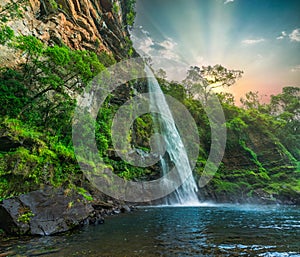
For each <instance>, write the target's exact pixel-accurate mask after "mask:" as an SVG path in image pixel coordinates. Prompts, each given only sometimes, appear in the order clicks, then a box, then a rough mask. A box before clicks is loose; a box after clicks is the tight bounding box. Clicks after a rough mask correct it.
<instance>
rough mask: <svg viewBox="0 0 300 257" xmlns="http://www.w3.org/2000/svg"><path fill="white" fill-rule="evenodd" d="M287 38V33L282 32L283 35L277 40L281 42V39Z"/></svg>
mask: <svg viewBox="0 0 300 257" xmlns="http://www.w3.org/2000/svg"><path fill="white" fill-rule="evenodd" d="M286 36H287V34H286V32H285V31H281V35H280V36H278V37H277V38H276V39H278V40H281V39H284V38H285V37H286Z"/></svg>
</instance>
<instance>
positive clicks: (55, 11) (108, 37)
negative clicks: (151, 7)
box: [0, 0, 129, 64]
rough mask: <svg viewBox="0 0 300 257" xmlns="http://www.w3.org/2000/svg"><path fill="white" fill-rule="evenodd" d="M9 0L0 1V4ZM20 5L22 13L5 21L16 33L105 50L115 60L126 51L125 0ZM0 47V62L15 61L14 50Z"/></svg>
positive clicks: (45, 0) (32, 0)
mask: <svg viewBox="0 0 300 257" xmlns="http://www.w3.org/2000/svg"><path fill="white" fill-rule="evenodd" d="M9 2H10V1H9V0H4V1H1V3H0V6H5V5H7V3H9ZM22 5H23V7H24V8H23V10H24V11H23V17H22V18H14V19H12V20H10V21H9V22H8V23H7V25H8V26H9V27H11V28H12V29H13V30H14V32H15V34H16V35H33V36H35V37H37V38H39V39H40V40H41V41H43V42H44V43H47V44H48V45H54V44H59V45H60V44H65V45H67V46H68V47H70V48H71V49H80V50H83V49H86V50H92V51H94V52H96V53H100V52H101V51H106V52H108V53H113V54H114V56H115V58H116V59H117V60H118V59H121V58H122V57H125V56H126V55H127V51H128V45H129V40H128V38H129V34H128V30H127V25H126V15H127V13H128V12H129V9H128V4H126V1H125V0H97V1H96V0H80V1H79V0H29V2H25V3H23V4H22ZM0 50H1V51H0V52H1V53H0V61H1V63H12V64H13V63H14V62H15V53H13V52H12V51H10V50H9V49H7V48H5V47H3V46H2V47H1V49H0Z"/></svg>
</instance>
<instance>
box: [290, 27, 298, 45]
mask: <svg viewBox="0 0 300 257" xmlns="http://www.w3.org/2000/svg"><path fill="white" fill-rule="evenodd" d="M289 38H290V39H291V41H296V42H300V29H294V30H293V31H292V33H291V34H289Z"/></svg>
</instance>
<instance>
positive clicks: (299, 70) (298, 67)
mask: <svg viewBox="0 0 300 257" xmlns="http://www.w3.org/2000/svg"><path fill="white" fill-rule="evenodd" d="M291 72H300V65H297V66H295V67H293V68H292V69H291Z"/></svg>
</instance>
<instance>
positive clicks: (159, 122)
mask: <svg viewBox="0 0 300 257" xmlns="http://www.w3.org/2000/svg"><path fill="white" fill-rule="evenodd" d="M145 71H146V74H147V77H148V78H147V80H148V90H149V98H150V111H151V110H156V112H158V113H159V115H158V114H154V113H153V112H152V113H153V115H152V116H153V123H154V127H155V128H156V130H157V131H156V132H158V133H159V134H160V135H161V137H160V139H161V140H163V143H164V149H165V152H166V153H167V154H165V155H164V156H160V160H161V168H162V173H163V175H165V174H166V173H167V172H168V171H169V169H170V168H171V167H170V165H169V164H170V161H171V163H172V164H173V166H174V165H175V167H176V169H175V170H176V172H178V174H177V175H178V177H179V178H180V179H181V184H182V185H181V186H180V187H179V188H177V189H176V190H175V192H174V194H172V196H169V197H166V202H165V204H168V205H197V204H199V200H198V197H197V194H196V192H197V190H198V189H197V185H196V182H195V180H194V178H193V174H192V169H191V167H190V163H189V159H188V156H187V152H186V150H185V147H184V144H183V142H182V140H181V138H180V135H179V132H178V130H177V128H176V125H175V121H174V118H173V116H172V113H171V111H170V109H169V106H168V103H167V101H166V99H165V96H164V94H163V92H162V90H161V88H160V86H159V84H158V82H157V80H156V79H155V77H154V76H153V73H152V71H151V70H150V69H149V68H148V67H146V68H145ZM157 110H158V111H157ZM157 140H159V139H157ZM161 143H162V142H161V141H160V142H156V145H159V144H161ZM166 155H168V158H166ZM168 159H169V160H168ZM165 183H172V181H166V182H165ZM165 186H166V187H169V186H171V185H165Z"/></svg>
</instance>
